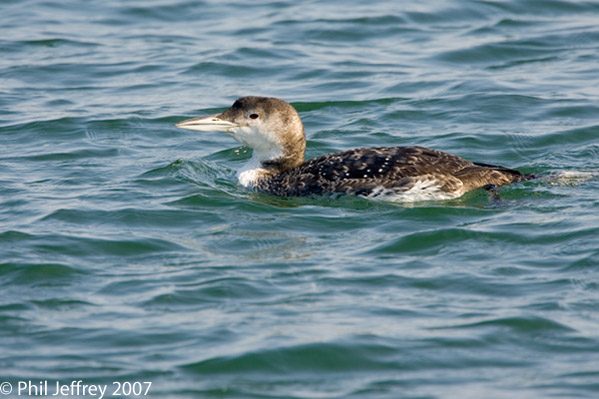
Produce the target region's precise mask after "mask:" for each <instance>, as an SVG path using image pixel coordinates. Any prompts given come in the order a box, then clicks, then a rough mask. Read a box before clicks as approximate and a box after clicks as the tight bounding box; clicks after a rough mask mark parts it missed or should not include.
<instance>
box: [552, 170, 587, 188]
mask: <svg viewBox="0 0 599 399" xmlns="http://www.w3.org/2000/svg"><path fill="white" fill-rule="evenodd" d="M598 177H599V172H585V171H581V170H562V171H558V172H553V173H551V174H549V175H547V176H544V177H543V178H542V180H544V181H546V182H548V183H549V184H550V185H554V186H578V185H579V184H582V183H584V182H586V181H589V180H593V179H596V178H598Z"/></svg>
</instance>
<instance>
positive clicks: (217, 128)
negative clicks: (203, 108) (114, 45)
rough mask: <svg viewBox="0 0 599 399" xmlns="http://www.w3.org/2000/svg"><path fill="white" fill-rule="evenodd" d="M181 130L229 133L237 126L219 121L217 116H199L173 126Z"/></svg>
mask: <svg viewBox="0 0 599 399" xmlns="http://www.w3.org/2000/svg"><path fill="white" fill-rule="evenodd" d="M175 126H176V127H179V128H181V129H189V130H197V131H199V132H223V133H231V130H232V129H235V128H236V127H239V125H238V124H236V123H233V122H229V121H227V120H224V119H221V118H220V114H219V115H208V116H201V117H199V118H191V119H187V120H185V121H183V122H179V123H177V124H176V125H175Z"/></svg>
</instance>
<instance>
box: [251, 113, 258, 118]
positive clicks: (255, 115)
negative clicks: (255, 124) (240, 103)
mask: <svg viewBox="0 0 599 399" xmlns="http://www.w3.org/2000/svg"><path fill="white" fill-rule="evenodd" d="M250 118H251V119H258V114H250Z"/></svg>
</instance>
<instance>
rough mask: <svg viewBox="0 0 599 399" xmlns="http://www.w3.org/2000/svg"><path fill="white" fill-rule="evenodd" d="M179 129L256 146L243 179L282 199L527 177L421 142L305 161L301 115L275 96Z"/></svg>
mask: <svg viewBox="0 0 599 399" xmlns="http://www.w3.org/2000/svg"><path fill="white" fill-rule="evenodd" d="M176 126H177V127H179V128H183V129H190V130H196V131H218V132H223V133H227V134H229V135H230V136H231V137H233V138H234V139H235V140H237V141H238V142H240V143H241V144H243V145H246V146H248V147H250V148H252V150H253V153H252V156H251V158H250V160H249V162H248V163H247V164H246V165H245V166H243V167H242V168H241V169H240V170H239V171H238V172H237V178H238V180H239V182H240V183H241V184H242V185H243V186H245V187H249V188H252V189H254V190H257V191H260V192H265V193H269V194H274V195H278V196H285V197H290V196H309V195H327V194H328V195H334V194H354V195H359V196H364V197H383V198H385V199H388V200H391V201H419V200H438V199H451V198H457V197H460V196H461V195H463V194H464V193H466V192H468V191H471V190H474V189H477V188H480V187H496V186H503V185H506V184H510V183H515V182H521V181H524V180H527V179H529V178H530V176H529V175H525V174H523V173H521V172H520V171H517V170H514V169H509V168H504V167H502V166H495V165H489V164H485V163H478V162H471V161H468V160H466V159H463V158H460V157H458V156H455V155H451V154H448V153H445V152H442V151H438V150H432V149H428V148H424V147H378V148H359V149H354V150H349V151H343V152H337V153H333V154H327V155H323V156H320V157H317V158H314V159H310V160H308V161H304V153H305V149H306V135H305V131H304V126H303V124H302V121H301V118H300V116H299V114H298V113H297V111H296V110H295V108H293V107H292V106H291V105H290V104H289V103H287V102H285V101H283V100H281V99H278V98H272V97H254V96H248V97H242V98H239V99H237V100H236V101H235V103H234V104H233V105H232V106H231V107H230V108H229V109H227V110H226V111H224V112H222V113H220V114H217V115H208V116H202V117H199V118H192V119H188V120H185V121H182V122H180V123H177V124H176Z"/></svg>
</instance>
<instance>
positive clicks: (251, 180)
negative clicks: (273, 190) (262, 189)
mask: <svg viewBox="0 0 599 399" xmlns="http://www.w3.org/2000/svg"><path fill="white" fill-rule="evenodd" d="M262 162H263V161H262V159H261V157H260V156H259V155H257V154H256V151H254V153H253V154H252V157H251V158H250V160H249V161H248V163H246V164H245V165H244V166H243V167H242V168H241V169H239V170H238V171H237V180H239V183H240V184H241V185H242V186H245V187H255V186H256V185H258V182H260V181H261V180H263V179H267V178H268V177H270V176H272V174H273V172H272V171H271V170H269V169H268V168H265V167H264V166H263V165H262Z"/></svg>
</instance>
